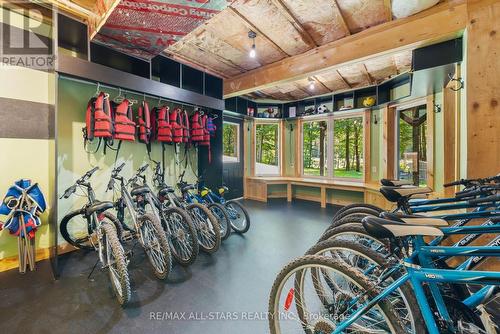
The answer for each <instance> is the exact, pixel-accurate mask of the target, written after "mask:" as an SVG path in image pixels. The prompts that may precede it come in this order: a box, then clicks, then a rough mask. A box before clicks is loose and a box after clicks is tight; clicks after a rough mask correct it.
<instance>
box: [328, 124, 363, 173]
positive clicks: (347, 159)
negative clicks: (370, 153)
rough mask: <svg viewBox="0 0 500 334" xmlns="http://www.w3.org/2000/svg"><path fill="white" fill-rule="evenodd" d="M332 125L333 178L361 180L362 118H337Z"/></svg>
mask: <svg viewBox="0 0 500 334" xmlns="http://www.w3.org/2000/svg"><path fill="white" fill-rule="evenodd" d="M333 124H334V126H333V135H334V147H333V155H334V166H333V168H334V171H333V176H334V177H336V178H349V179H363V168H364V162H363V141H364V140H363V117H361V116H360V117H349V118H339V119H335V120H334V123H333Z"/></svg>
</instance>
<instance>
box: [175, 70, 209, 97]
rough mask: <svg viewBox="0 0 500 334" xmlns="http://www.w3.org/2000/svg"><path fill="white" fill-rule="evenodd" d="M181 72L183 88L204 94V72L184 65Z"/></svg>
mask: <svg viewBox="0 0 500 334" xmlns="http://www.w3.org/2000/svg"><path fill="white" fill-rule="evenodd" d="M181 71H182V80H181V87H182V88H183V89H187V90H190V91H192V92H195V93H199V94H203V84H204V81H203V72H201V71H198V70H197V69H194V68H192V67H189V66H187V65H182V66H181Z"/></svg>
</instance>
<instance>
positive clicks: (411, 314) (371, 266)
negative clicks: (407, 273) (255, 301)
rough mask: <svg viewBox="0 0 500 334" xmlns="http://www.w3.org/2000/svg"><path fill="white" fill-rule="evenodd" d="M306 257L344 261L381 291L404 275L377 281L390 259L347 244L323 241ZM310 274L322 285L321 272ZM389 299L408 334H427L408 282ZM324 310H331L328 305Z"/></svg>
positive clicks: (330, 240)
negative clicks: (319, 256)
mask: <svg viewBox="0 0 500 334" xmlns="http://www.w3.org/2000/svg"><path fill="white" fill-rule="evenodd" d="M305 255H323V256H329V257H332V258H333V259H335V260H337V261H342V262H344V263H345V264H346V265H347V266H349V267H350V268H355V269H358V270H359V271H360V272H361V273H362V274H363V275H365V276H366V277H367V278H369V279H370V280H372V281H373V282H374V283H376V284H377V285H379V286H382V287H387V286H388V285H389V284H390V283H392V282H393V281H394V280H395V279H397V278H399V277H400V276H401V274H402V272H396V273H394V274H393V277H391V278H390V279H387V280H385V281H383V282H378V278H379V277H380V276H381V275H382V273H383V270H382V269H381V267H382V266H383V265H385V264H387V263H388V261H390V259H388V258H387V257H385V256H382V255H381V254H380V253H379V252H377V251H375V250H373V249H372V248H368V247H366V246H363V245H361V244H358V243H353V242H351V241H346V240H332V239H329V240H325V241H322V242H320V243H317V244H316V245H314V246H313V247H311V248H310V249H309V250H308V251H307V252H306V254H305ZM311 274H312V275H313V278H314V279H316V280H317V281H320V278H319V274H320V273H319V272H318V271H315V270H312V271H311ZM324 279H325V281H327V282H329V281H330V279H329V278H328V277H324ZM389 297H390V302H391V304H392V305H393V307H394V309H395V311H396V312H397V314H398V316H399V319H401V322H402V325H403V326H404V327H405V329H406V332H407V333H424V332H425V331H426V327H425V325H424V323H423V322H422V321H421V320H422V319H423V318H422V314H421V312H420V309H419V308H418V307H414V305H418V303H417V299H416V297H415V294H414V293H413V289H412V287H411V284H410V283H409V282H406V283H405V284H403V285H402V286H401V287H400V288H399V289H398V290H397V291H396V292H394V293H392V294H391V295H390V296H389ZM324 302H326V301H324ZM325 307H328V304H326V305H325Z"/></svg>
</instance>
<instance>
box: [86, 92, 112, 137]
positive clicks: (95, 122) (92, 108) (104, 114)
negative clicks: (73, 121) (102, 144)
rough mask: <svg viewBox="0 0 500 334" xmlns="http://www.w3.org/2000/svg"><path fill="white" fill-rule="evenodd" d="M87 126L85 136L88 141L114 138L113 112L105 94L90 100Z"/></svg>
mask: <svg viewBox="0 0 500 334" xmlns="http://www.w3.org/2000/svg"><path fill="white" fill-rule="evenodd" d="M85 124H86V127H85V129H84V133H85V134H84V136H85V139H87V140H90V141H92V140H93V139H94V138H96V137H97V138H107V139H110V138H112V137H113V122H112V110H111V105H110V103H109V97H108V96H107V95H106V94H105V93H102V92H101V93H99V95H98V96H97V97H93V98H92V99H90V101H89V103H88V104H87V113H86V115H85Z"/></svg>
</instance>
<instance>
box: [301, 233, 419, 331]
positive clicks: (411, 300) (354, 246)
mask: <svg viewBox="0 0 500 334" xmlns="http://www.w3.org/2000/svg"><path fill="white" fill-rule="evenodd" d="M335 248H339V249H351V250H353V251H355V252H358V253H361V254H363V255H364V256H366V257H367V258H369V259H370V260H371V261H373V262H374V263H376V264H377V265H378V266H382V265H384V264H386V263H387V261H388V259H387V258H386V257H385V256H383V255H382V254H380V253H379V252H377V251H375V250H374V249H372V248H368V247H366V246H364V245H361V244H358V243H353V242H350V241H345V240H335V239H327V240H325V241H322V242H319V243H317V244H316V245H314V246H313V247H311V248H309V250H308V251H307V252H306V253H305V254H304V255H322V256H327V255H325V254H324V253H322V252H324V251H325V250H329V249H335ZM347 265H349V263H347ZM395 274H396V275H394V277H392V278H393V279H394V280H396V279H397V278H399V277H401V274H402V273H401V272H396V273H395ZM363 275H364V274H363ZM365 276H366V275H365ZM377 278H378V277H377ZM379 283H380V282H377V284H379ZM399 289H400V292H401V295H402V297H403V298H405V299H406V300H405V306H406V309H407V310H408V311H409V312H411V315H412V319H413V321H412V325H413V326H412V328H411V329H412V333H425V331H426V330H427V328H426V326H425V324H424V322H423V321H422V320H423V316H422V313H421V312H420V308H418V307H412V306H413V305H418V302H417V297H416V296H415V293H414V292H413V288H412V286H411V283H410V282H406V283H405V284H403V285H402V286H401V287H400V288H399ZM399 318H400V319H401V316H400V317H399Z"/></svg>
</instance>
